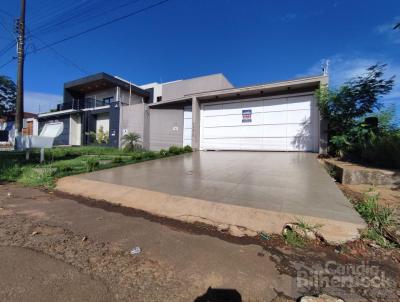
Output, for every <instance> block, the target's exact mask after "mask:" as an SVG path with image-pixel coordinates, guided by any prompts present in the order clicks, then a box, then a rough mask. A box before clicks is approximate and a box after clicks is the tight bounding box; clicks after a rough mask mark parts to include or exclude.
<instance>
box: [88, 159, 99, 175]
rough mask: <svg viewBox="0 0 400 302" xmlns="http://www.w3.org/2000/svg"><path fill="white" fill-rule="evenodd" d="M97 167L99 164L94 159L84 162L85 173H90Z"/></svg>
mask: <svg viewBox="0 0 400 302" xmlns="http://www.w3.org/2000/svg"><path fill="white" fill-rule="evenodd" d="M99 166H100V163H99V161H98V160H96V159H95V158H89V159H88V160H87V161H86V171H87V172H92V171H94V170H96V169H97V168H98V167H99Z"/></svg>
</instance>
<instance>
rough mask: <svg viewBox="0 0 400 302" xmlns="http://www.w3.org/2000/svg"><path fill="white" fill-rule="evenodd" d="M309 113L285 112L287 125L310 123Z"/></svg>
mask: <svg viewBox="0 0 400 302" xmlns="http://www.w3.org/2000/svg"><path fill="white" fill-rule="evenodd" d="M310 118H311V113H310V110H305V109H302V110H295V111H288V112H287V122H288V123H295V124H300V123H308V122H310Z"/></svg>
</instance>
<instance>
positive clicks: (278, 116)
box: [264, 111, 288, 125]
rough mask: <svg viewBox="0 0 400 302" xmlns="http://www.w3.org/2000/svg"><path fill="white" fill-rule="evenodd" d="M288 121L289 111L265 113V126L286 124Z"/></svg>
mask: <svg viewBox="0 0 400 302" xmlns="http://www.w3.org/2000/svg"><path fill="white" fill-rule="evenodd" d="M287 119H288V114H287V111H277V112H265V113H264V124H268V125H273V124H286V123H287Z"/></svg>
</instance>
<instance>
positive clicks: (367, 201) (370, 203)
mask: <svg viewBox="0 0 400 302" xmlns="http://www.w3.org/2000/svg"><path fill="white" fill-rule="evenodd" d="M378 200H379V194H378V193H376V192H375V191H374V190H373V188H372V189H370V190H369V191H368V192H367V193H366V194H364V200H363V201H361V202H358V203H356V204H355V205H354V207H355V209H356V210H357V212H358V213H359V214H360V215H361V217H362V218H364V220H365V221H366V222H367V224H368V229H366V230H365V231H364V232H363V233H362V234H361V235H362V237H363V238H367V239H370V240H373V241H375V242H376V243H377V244H379V245H380V246H382V247H393V246H395V243H393V242H391V241H390V240H389V239H390V238H389V239H388V238H387V237H386V235H387V231H386V230H387V228H389V227H390V226H392V225H393V223H394V220H393V209H391V208H389V207H385V206H381V205H379V204H378Z"/></svg>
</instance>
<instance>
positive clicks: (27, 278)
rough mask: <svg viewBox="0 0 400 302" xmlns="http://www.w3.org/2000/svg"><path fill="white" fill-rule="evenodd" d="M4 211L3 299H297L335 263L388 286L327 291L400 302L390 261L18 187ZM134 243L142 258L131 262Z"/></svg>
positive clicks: (0, 191) (6, 194)
mask: <svg viewBox="0 0 400 302" xmlns="http://www.w3.org/2000/svg"><path fill="white" fill-rule="evenodd" d="M0 207H1V208H0V287H1V288H2V290H1V291H0V300H1V301H214V300H211V299H210V298H209V297H208V298H207V296H212V295H215V294H217V295H219V296H221V295H222V296H224V297H225V298H226V297H228V299H225V300H218V301H273V300H275V301H294V300H295V299H296V298H298V297H299V296H301V295H302V294H304V288H300V287H299V286H298V283H296V281H298V279H296V277H298V276H299V271H300V270H301V269H302V268H301V266H303V267H306V268H310V267H312V268H313V269H315V267H316V265H317V266H319V267H324V265H325V264H326V263H327V262H329V261H331V262H332V263H336V265H338V266H340V265H342V264H343V265H345V264H357V265H360V264H362V263H366V262H365V261H367V262H368V265H372V264H374V265H375V266H377V267H378V270H379V272H383V273H384V275H385V278H386V279H385V280H386V281H387V283H385V284H386V285H385V287H382V288H380V289H379V291H377V290H376V289H373V288H367V289H365V288H364V289H363V291H361V290H360V288H351V287H333V288H326V289H325V290H324V291H325V292H328V293H333V294H336V295H339V296H342V297H345V298H346V300H347V301H367V300H366V299H365V298H369V299H371V298H372V299H375V300H377V301H379V300H382V299H384V300H385V301H397V300H398V296H397V294H400V292H397V291H398V289H399V288H398V284H397V280H399V276H400V270H399V265H398V263H397V265H396V263H395V260H393V259H391V258H390V256H387V255H386V254H385V256H382V257H381V258H382V259H376V255H375V256H368V257H366V258H360V256H357V255H356V254H352V251H350V252H349V253H350V254H352V255H349V256H346V255H345V254H344V253H337V252H335V251H334V250H333V248H323V247H315V248H312V247H311V248H309V249H304V250H298V249H293V248H290V247H287V246H285V245H284V243H283V242H282V241H280V240H279V239H276V238H273V239H271V240H269V241H266V242H264V243H262V244H258V243H257V240H252V239H241V240H238V239H234V238H230V237H228V236H219V237H220V238H218V237H215V236H210V235H216V234H215V233H213V232H212V231H210V230H202V229H201V228H198V227H197V228H196V227H193V228H190V227H188V226H184V225H180V224H176V225H175V224H173V223H168V222H167V223H164V222H165V221H163V220H162V219H157V218H152V217H151V216H146V215H141V214H140V213H139V214H138V213H136V214H135V213H133V212H131V213H124V211H122V210H121V209H119V208H113V207H109V208H107V207H106V206H103V208H99V207H93V206H88V205H87V204H84V203H82V202H79V201H77V200H73V199H70V198H65V197H60V196H57V195H55V194H50V193H48V192H44V191H41V190H37V189H32V188H24V187H20V186H17V185H14V184H3V185H0ZM135 246H140V248H141V249H142V252H141V253H140V254H137V255H130V253H129V251H130V250H131V249H132V248H133V247H135ZM374 258H375V259H374ZM336 273H338V272H337V271H336ZM209 287H212V288H213V289H214V292H213V290H211V291H210V290H209V291H208V289H209ZM320 291H321V290H320V288H319V286H316V287H314V288H311V287H309V288H308V292H309V293H317V292H320ZM378 296H380V298H379V297H378ZM363 297H364V298H363ZM215 301H216V300H215Z"/></svg>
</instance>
